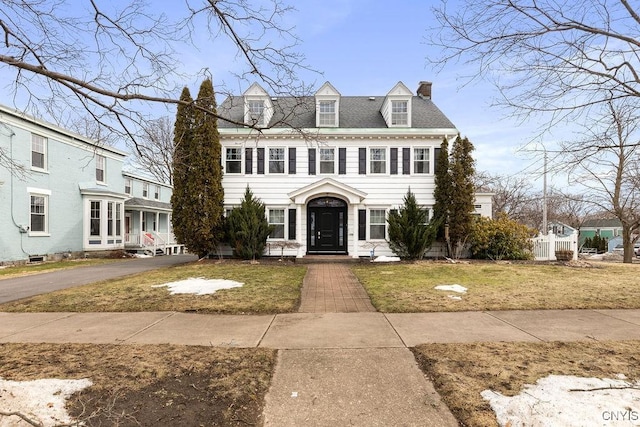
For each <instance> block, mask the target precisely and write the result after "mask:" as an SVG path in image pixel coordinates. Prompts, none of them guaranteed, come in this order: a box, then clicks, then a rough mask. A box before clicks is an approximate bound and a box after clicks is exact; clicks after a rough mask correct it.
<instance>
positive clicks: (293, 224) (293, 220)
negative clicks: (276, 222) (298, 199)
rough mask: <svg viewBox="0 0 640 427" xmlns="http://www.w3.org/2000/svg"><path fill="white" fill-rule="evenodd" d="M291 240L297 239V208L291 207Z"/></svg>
mask: <svg viewBox="0 0 640 427" xmlns="http://www.w3.org/2000/svg"><path fill="white" fill-rule="evenodd" d="M289 240H296V210H295V209H289Z"/></svg>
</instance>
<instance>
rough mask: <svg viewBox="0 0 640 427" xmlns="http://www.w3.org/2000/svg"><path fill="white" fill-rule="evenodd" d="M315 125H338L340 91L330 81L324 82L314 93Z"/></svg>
mask: <svg viewBox="0 0 640 427" xmlns="http://www.w3.org/2000/svg"><path fill="white" fill-rule="evenodd" d="M315 98H316V126H317V127H338V126H339V123H338V120H339V119H338V117H339V114H338V111H340V92H338V91H337V90H336V88H335V87H333V86H332V85H331V83H329V82H326V83H325V84H323V85H322V86H321V87H320V89H318V91H317V92H316V94H315Z"/></svg>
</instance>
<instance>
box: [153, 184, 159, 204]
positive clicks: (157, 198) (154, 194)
mask: <svg viewBox="0 0 640 427" xmlns="http://www.w3.org/2000/svg"><path fill="white" fill-rule="evenodd" d="M153 198H154V199H156V200H160V186H159V185H156V188H155V191H154V193H153Z"/></svg>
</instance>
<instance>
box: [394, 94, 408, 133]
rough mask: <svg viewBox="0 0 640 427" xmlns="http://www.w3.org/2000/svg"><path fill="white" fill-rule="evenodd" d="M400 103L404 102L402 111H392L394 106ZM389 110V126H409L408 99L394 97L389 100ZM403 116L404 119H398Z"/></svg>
mask: <svg viewBox="0 0 640 427" xmlns="http://www.w3.org/2000/svg"><path fill="white" fill-rule="evenodd" d="M400 103H403V104H404V108H403V109H404V111H394V110H396V108H395V107H397V106H399V104H400ZM389 109H390V110H391V112H390V113H391V120H390V122H389V126H391V127H409V112H410V108H409V101H408V100H406V99H395V100H392V101H391V105H390V106H389ZM401 118H404V120H398V119H401Z"/></svg>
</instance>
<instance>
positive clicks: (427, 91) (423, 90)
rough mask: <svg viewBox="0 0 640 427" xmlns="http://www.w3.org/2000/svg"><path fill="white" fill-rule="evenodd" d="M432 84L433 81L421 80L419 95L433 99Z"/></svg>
mask: <svg viewBox="0 0 640 427" xmlns="http://www.w3.org/2000/svg"><path fill="white" fill-rule="evenodd" d="M431 84H432V83H431V82H420V85H419V86H418V90H417V91H416V92H417V93H418V96H422V97H423V98H426V99H431Z"/></svg>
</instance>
